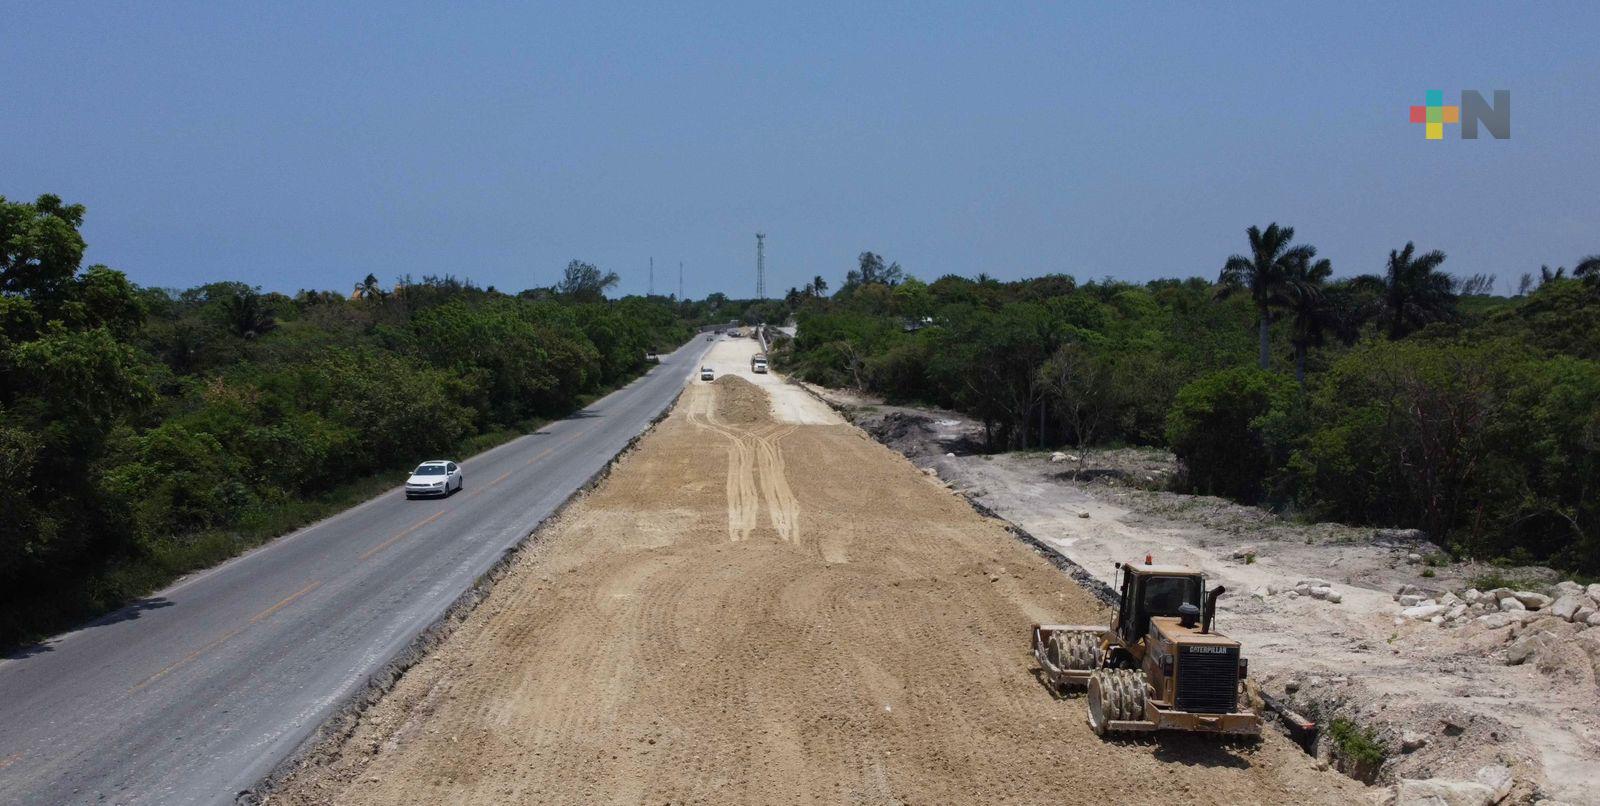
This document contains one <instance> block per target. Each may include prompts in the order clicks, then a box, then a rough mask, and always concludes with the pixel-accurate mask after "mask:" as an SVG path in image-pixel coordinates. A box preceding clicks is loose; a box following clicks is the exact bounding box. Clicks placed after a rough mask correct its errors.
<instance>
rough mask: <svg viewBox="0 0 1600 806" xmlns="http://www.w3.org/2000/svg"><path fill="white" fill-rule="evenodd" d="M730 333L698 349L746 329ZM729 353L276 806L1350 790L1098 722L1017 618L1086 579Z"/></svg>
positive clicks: (1310, 775)
mask: <svg viewBox="0 0 1600 806" xmlns="http://www.w3.org/2000/svg"><path fill="white" fill-rule="evenodd" d="M727 344H729V345H731V346H729V347H728V349H727V350H724V349H723V345H718V348H717V351H716V352H715V353H714V357H716V358H719V359H727V358H732V359H738V358H739V357H740V355H741V354H742V353H744V352H748V351H753V349H754V348H753V345H750V344H739V343H737V342H729V343H727ZM744 360H745V362H746V366H747V365H748V364H747V362H748V356H745V358H744ZM730 370H731V367H724V368H721V369H719V374H722V377H721V378H719V379H718V381H716V382H714V383H701V382H698V381H696V382H694V383H692V384H691V386H690V388H689V389H688V390H686V392H685V394H684V396H683V398H682V399H681V400H680V402H679V404H678V405H677V407H676V408H675V409H674V410H673V412H672V413H671V414H670V415H669V416H668V417H667V419H665V420H664V421H663V422H662V423H660V424H659V425H658V426H657V427H656V428H655V429H654V430H653V431H652V432H651V433H650V434H648V435H647V436H646V437H645V438H644V439H643V440H641V441H640V443H639V444H638V446H637V447H636V448H635V450H634V451H633V452H632V453H631V454H629V455H628V456H626V457H624V458H623V459H622V460H621V461H620V462H619V463H618V464H617V465H616V466H615V468H614V469H613V471H612V474H611V475H610V477H609V478H608V479H607V480H606V481H605V482H604V483H602V484H601V485H600V486H598V487H597V488H595V489H594V490H593V491H592V492H591V493H589V494H588V495H587V496H586V497H585V498H584V499H582V500H581V501H579V502H576V503H575V504H574V505H573V506H571V507H569V508H568V509H567V510H566V512H565V514H563V515H562V516H561V518H560V519H559V520H558V521H557V522H555V523H552V524H549V525H547V526H546V527H545V528H544V529H543V530H542V531H541V532H540V533H539V534H538V535H536V539H535V540H534V541H532V542H531V543H530V547H529V548H527V549H525V550H524V551H523V552H522V554H521V555H520V556H519V558H518V559H517V560H516V561H515V563H514V564H513V566H512V568H511V570H510V571H509V572H508V574H507V575H506V576H505V577H503V578H502V579H501V580H500V581H499V583H498V584H497V585H496V587H495V589H494V590H493V591H492V592H491V593H490V595H489V596H488V598H487V599H486V600H485V601H484V602H483V604H481V605H480V606H479V608H478V609H477V610H476V611H475V612H474V613H473V614H471V615H470V616H469V617H468V618H467V619H466V621H465V622H464V623H463V624H462V625H461V626H460V627H459V628H458V629H457V630H456V632H455V633H454V634H453V635H451V636H450V638H448V639H447V640H446V641H445V642H444V643H443V644H441V645H440V646H439V647H438V648H437V649H436V650H435V651H434V652H433V653H432V654H431V655H429V656H428V657H427V658H426V659H424V660H423V661H422V662H421V663H419V664H418V665H416V666H415V667H413V668H412V669H411V670H410V671H408V672H407V673H406V674H405V676H404V677H403V678H402V679H401V680H400V681H399V683H398V684H397V685H396V687H395V688H394V689H393V690H392V691H391V692H390V693H389V694H388V695H387V696H385V697H384V698H383V699H382V700H381V701H379V702H378V703H376V704H374V705H373V706H371V707H370V708H369V709H368V710H367V711H366V712H365V714H364V715H363V716H362V717H361V719H360V721H359V724H358V726H357V727H356V729H355V730H354V732H353V733H352V734H351V735H350V736H349V737H348V738H347V739H346V740H345V741H344V742H343V744H342V745H341V746H339V747H338V748H335V749H333V750H331V751H330V752H328V753H326V754H325V755H323V756H321V757H318V758H316V759H314V763H312V764H310V765H308V766H307V767H305V768H304V769H302V770H301V771H300V772H298V773H297V774H296V775H295V776H293V777H291V778H290V780H288V781H287V782H286V783H285V784H284V786H283V787H281V788H280V789H279V791H278V792H277V793H276V794H275V795H273V797H272V801H273V802H276V803H293V804H307V803H393V802H402V801H403V802H428V803H431V802H451V803H509V802H517V803H590V802H598V803H1030V804H1031V803H1037V804H1044V803H1051V804H1058V803H1068V804H1071V803H1104V802H1107V800H1108V797H1109V800H1111V801H1114V802H1117V803H1169V802H1183V803H1216V804H1241V803H1350V802H1353V801H1356V800H1359V799H1361V798H1362V797H1363V796H1364V788H1363V787H1362V786H1361V785H1359V784H1357V783H1355V782H1354V781H1351V780H1350V779H1348V778H1346V777H1344V776H1341V775H1338V774H1337V773H1334V772H1329V771H1319V770H1318V769H1317V768H1316V765H1315V761H1314V760H1313V759H1311V758H1309V757H1307V756H1306V755H1304V754H1303V753H1302V752H1301V751H1300V750H1299V749H1298V748H1296V747H1294V746H1293V745H1292V744H1290V743H1289V742H1288V741H1287V740H1285V739H1283V738H1282V737H1280V736H1278V735H1276V734H1270V735H1268V736H1267V737H1266V739H1265V740H1264V741H1262V742H1261V743H1259V744H1254V745H1250V744H1245V745H1237V744H1226V743H1221V742H1217V741H1214V740H1208V739H1204V738H1197V737H1190V736H1182V735H1178V736H1163V737H1161V738H1159V739H1157V740H1151V739H1141V740H1118V741H1103V740H1101V739H1099V738H1097V737H1096V736H1094V734H1093V733H1092V732H1091V731H1090V730H1089V727H1088V725H1087V724H1086V721H1085V718H1084V707H1083V704H1082V702H1081V701H1080V700H1076V699H1070V700H1061V699H1056V698H1054V697H1052V696H1051V694H1050V693H1049V692H1048V691H1047V690H1046V689H1045V687H1044V686H1043V685H1041V684H1040V682H1039V681H1038V679H1037V678H1036V677H1035V672H1036V669H1035V665H1034V662H1033V658H1032V656H1031V654H1030V653H1029V651H1028V628H1029V625H1030V624H1031V623H1034V622H1038V621H1047V622H1053V621H1070V622H1080V621H1082V622H1095V621H1101V620H1104V619H1105V618H1106V613H1105V612H1104V611H1103V609H1102V608H1101V607H1100V606H1099V605H1098V603H1097V602H1096V600H1094V599H1093V598H1092V597H1091V596H1090V595H1088V594H1087V593H1086V592H1085V591H1084V590H1082V589H1081V588H1079V587H1078V586H1076V585H1075V584H1073V583H1072V582H1071V581H1070V580H1069V579H1068V578H1067V577H1066V576H1065V575H1064V574H1062V573H1061V572H1060V571H1058V570H1057V569H1056V568H1055V567H1054V566H1052V565H1051V564H1050V563H1049V562H1047V561H1046V560H1045V559H1044V558H1043V557H1041V556H1040V555H1038V554H1037V553H1035V552H1034V551H1033V550H1032V549H1030V548H1029V547H1027V546H1026V545H1025V544H1023V543H1022V542H1020V541H1018V540H1017V539H1015V538H1014V537H1013V536H1012V535H1011V534H1010V533H1009V532H1007V531H1006V530H1005V529H1004V528H1003V526H1002V525H1001V523H1000V522H998V521H996V520H993V519H989V518H984V517H982V516H980V515H978V514H977V513H975V512H974V511H973V510H972V509H971V507H970V506H969V505H968V504H967V502H966V501H965V500H963V499H962V498H961V497H959V496H957V495H954V494H952V493H951V492H950V491H949V490H947V489H946V488H945V487H944V486H943V485H942V484H940V483H939V482H938V481H937V480H936V479H932V478H930V477H929V476H927V475H926V474H924V473H922V472H921V471H919V470H918V469H917V468H916V467H915V466H913V465H912V464H911V463H910V462H908V461H907V460H906V459H905V458H903V457H902V456H900V455H899V454H896V453H894V452H892V451H890V450H888V449H887V448H885V447H883V446H882V445H880V444H878V443H877V442H875V441H873V440H871V439H870V438H868V437H867V436H866V435H865V434H864V433H862V432H861V431H860V430H858V429H856V428H855V427H853V426H851V425H848V424H845V423H843V422H842V421H841V420H840V419H839V418H838V417H837V415H835V414H834V413H833V412H832V411H830V410H828V409H827V408H826V407H824V406H822V405H821V404H820V403H819V402H817V401H815V400H811V399H809V397H808V396H806V395H805V393H804V392H803V391H800V390H799V389H797V388H795V387H788V388H789V389H791V390H793V393H794V394H796V395H800V396H801V397H799V398H789V399H785V400H784V401H783V402H782V404H781V405H773V403H772V401H773V400H775V399H776V398H775V397H774V396H773V395H772V391H771V390H770V389H769V388H768V386H767V385H766V384H762V385H760V386H757V385H754V384H751V383H748V382H746V381H745V380H744V379H743V378H742V377H729V376H730V375H739V374H740V373H738V372H732V371H730ZM780 394H788V392H780ZM763 398H765V399H763ZM762 403H765V404H766V405H765V406H763V405H762ZM791 410H798V413H797V414H795V416H793V417H792V418H787V419H786V418H785V416H784V415H785V412H788V411H791ZM729 413H735V414H737V417H736V418H735V419H727V418H726V417H727V416H728V415H729ZM797 420H798V421H797Z"/></svg>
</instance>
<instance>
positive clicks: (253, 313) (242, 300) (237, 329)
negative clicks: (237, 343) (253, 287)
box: [222, 293, 278, 339]
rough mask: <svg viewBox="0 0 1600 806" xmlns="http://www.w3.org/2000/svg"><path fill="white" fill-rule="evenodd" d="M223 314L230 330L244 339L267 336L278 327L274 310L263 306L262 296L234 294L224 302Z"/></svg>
mask: <svg viewBox="0 0 1600 806" xmlns="http://www.w3.org/2000/svg"><path fill="white" fill-rule="evenodd" d="M222 313H223V318H224V319H225V320H226V321H227V323H228V329H229V330H232V331H233V333H234V335H236V336H238V337H240V338H242V339H253V338H255V337H257V336H262V335H266V334H267V333H270V332H272V331H273V330H274V329H276V328H277V327H278V320H277V318H276V317H274V316H273V315H272V308H270V307H268V306H266V305H263V304H262V302H261V295H260V294H255V293H250V294H243V293H241V294H234V295H233V296H232V297H229V298H228V299H226V300H223V302H222Z"/></svg>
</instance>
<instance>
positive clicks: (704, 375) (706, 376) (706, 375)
mask: <svg viewBox="0 0 1600 806" xmlns="http://www.w3.org/2000/svg"><path fill="white" fill-rule="evenodd" d="M716 375H717V374H716V373H715V372H712V371H711V368H710V367H701V368H700V380H702V381H709V380H711V379H712V378H715V377H716Z"/></svg>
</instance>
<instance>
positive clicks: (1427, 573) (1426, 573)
mask: <svg viewBox="0 0 1600 806" xmlns="http://www.w3.org/2000/svg"><path fill="white" fill-rule="evenodd" d="M1422 576H1424V577H1429V578H1431V577H1434V576H1436V574H1434V573H1433V569H1432V568H1424V569H1422Z"/></svg>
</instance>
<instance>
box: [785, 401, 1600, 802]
mask: <svg viewBox="0 0 1600 806" xmlns="http://www.w3.org/2000/svg"><path fill="white" fill-rule="evenodd" d="M814 391H816V392H817V393H818V394H821V395H823V396H825V397H827V398H829V399H830V400H831V401H832V402H834V403H835V404H837V405H842V406H844V407H846V408H847V410H851V411H853V412H855V419H856V421H857V422H858V423H859V424H861V425H863V426H864V427H866V428H867V429H868V430H870V431H872V432H873V433H874V434H877V435H878V436H879V437H880V438H883V439H884V440H885V441H886V442H888V443H889V444H891V445H893V446H894V447H895V448H896V449H897V450H900V451H902V452H904V453H905V454H907V455H908V456H910V457H911V458H912V459H913V461H914V462H915V463H916V464H918V465H919V466H922V467H927V468H931V469H934V470H936V472H937V473H938V475H939V477H940V478H942V479H944V480H946V481H947V482H948V483H949V484H951V485H952V487H954V488H955V489H958V490H960V491H962V492H964V493H966V494H968V495H970V496H972V497H973V498H974V499H975V500H977V501H979V502H980V503H982V504H984V505H985V506H988V507H990V508H991V509H993V510H994V511H995V512H997V513H999V514H1000V515H1001V516H1003V517H1005V518H1007V519H1008V520H1011V521H1013V522H1015V523H1017V524H1019V525H1020V526H1022V527H1023V528H1025V529H1027V530H1028V531H1029V532H1030V533H1032V534H1033V535H1034V536H1035V537H1037V538H1039V539H1040V540H1042V541H1044V542H1045V543H1047V544H1049V545H1051V546H1052V547H1054V548H1055V549H1057V550H1058V551H1060V552H1062V553H1063V554H1065V555H1066V556H1068V557H1069V558H1071V559H1072V560H1073V561H1074V562H1077V563H1079V564H1080V565H1082V566H1084V567H1085V568H1086V569H1087V570H1088V571H1090V572H1091V573H1092V574H1094V575H1095V576H1096V577H1098V578H1100V579H1101V580H1103V581H1106V582H1108V583H1110V582H1112V581H1113V579H1114V574H1115V571H1114V568H1113V563H1114V562H1116V561H1118V560H1122V561H1127V560H1130V559H1133V558H1140V557H1143V556H1144V555H1145V554H1146V553H1153V554H1154V555H1155V556H1156V558H1157V560H1158V561H1160V562H1173V563H1180V564H1185V565H1190V566H1193V567H1198V568H1202V569H1204V570H1206V572H1207V573H1208V575H1209V577H1210V578H1211V580H1212V581H1213V582H1220V583H1222V584H1224V585H1226V586H1227V587H1228V589H1229V591H1230V592H1229V594H1228V595H1226V596H1224V597H1223V598H1222V599H1221V601H1220V603H1219V614H1220V615H1219V618H1218V621H1219V624H1220V626H1221V628H1222V629H1223V630H1224V631H1226V632H1228V633H1229V634H1230V635H1233V636H1234V637H1236V638H1238V639H1240V640H1241V641H1242V642H1243V643H1244V645H1245V653H1246V655H1247V657H1249V658H1250V659H1251V672H1252V675H1253V676H1254V677H1256V678H1257V680H1258V682H1260V683H1261V684H1262V685H1264V686H1265V687H1266V688H1267V690H1268V691H1270V692H1273V693H1275V694H1278V695H1279V696H1285V695H1286V694H1287V693H1288V689H1294V690H1295V693H1294V695H1293V696H1287V697H1286V699H1289V700H1290V701H1293V702H1295V703H1296V704H1297V707H1300V708H1302V709H1304V710H1305V711H1307V712H1308V713H1309V714H1310V715H1311V716H1312V717H1313V718H1318V719H1319V720H1320V721H1322V722H1323V723H1327V722H1328V721H1329V720H1331V718H1332V717H1334V716H1340V717H1343V718H1347V719H1352V720H1355V721H1357V722H1358V723H1359V724H1363V725H1368V726H1372V727H1374V728H1378V729H1380V734H1381V736H1382V738H1383V739H1385V740H1387V741H1389V742H1390V743H1391V745H1392V747H1394V748H1399V747H1400V746H1401V745H1402V740H1401V736H1400V733H1401V732H1402V731H1405V730H1410V731H1412V732H1414V733H1415V734H1416V735H1417V736H1420V737H1422V738H1424V739H1425V740H1426V741H1427V744H1426V745H1424V746H1422V747H1417V748H1414V749H1412V750H1410V751H1401V750H1399V749H1396V750H1395V751H1394V752H1393V753H1392V754H1391V760H1390V761H1389V763H1388V764H1387V765H1386V768H1385V769H1384V770H1383V771H1382V772H1383V775H1382V776H1381V777H1382V778H1383V779H1384V780H1391V781H1392V780H1397V779H1399V778H1430V777H1449V778H1458V779H1471V778H1472V777H1473V774H1474V772H1475V771H1476V770H1478V769H1480V768H1481V767H1483V766H1484V765H1489V764H1503V765H1506V766H1508V767H1510V768H1511V769H1512V771H1513V773H1514V774H1515V775H1516V777H1517V778H1518V780H1519V784H1518V789H1517V791H1516V793H1514V797H1513V798H1512V800H1516V799H1517V798H1518V797H1520V798H1523V799H1532V798H1533V797H1534V796H1535V794H1534V793H1536V792H1537V793H1540V794H1542V795H1544V796H1547V797H1558V798H1560V799H1562V800H1564V801H1567V802H1570V803H1595V802H1600V765H1597V764H1596V763H1595V762H1596V761H1597V760H1600V705H1597V703H1596V699H1595V696H1594V693H1595V689H1594V685H1593V674H1592V672H1591V673H1589V674H1588V675H1587V676H1585V674H1584V672H1583V670H1582V669H1581V668H1578V667H1581V666H1582V665H1583V661H1582V660H1577V661H1576V663H1574V664H1571V665H1569V668H1566V669H1560V670H1554V672H1553V670H1551V669H1550V668H1540V666H1541V665H1542V664H1538V665H1536V664H1533V663H1528V664H1525V665H1520V666H1506V665H1504V664H1503V663H1502V662H1501V660H1500V659H1499V656H1498V655H1496V654H1495V653H1496V651H1497V650H1498V648H1499V647H1500V642H1499V641H1489V642H1482V639H1479V641H1480V642H1479V643H1473V642H1471V641H1468V640H1467V637H1468V636H1470V634H1471V632H1472V631H1463V630H1458V629H1440V628H1439V627H1435V626H1434V625H1432V624H1429V623H1427V622H1423V621H1412V620H1407V619H1402V620H1400V621H1401V623H1399V624H1397V623H1396V616H1397V614H1398V612H1399V610H1400V609H1401V608H1400V606H1399V605H1398V604H1396V602H1395V601H1394V598H1393V595H1392V594H1393V593H1394V592H1395V591H1396V590H1397V589H1398V588H1399V586H1400V585H1402V584H1413V585H1417V586H1419V587H1421V588H1423V589H1425V590H1428V591H1433V592H1439V593H1442V592H1444V591H1450V590H1459V589H1461V588H1462V587H1465V582H1464V581H1463V577H1464V576H1466V574H1467V573H1468V572H1469V571H1470V570H1471V569H1466V568H1462V567H1459V566H1456V567H1452V566H1449V565H1445V566H1441V567H1438V568H1434V569H1428V568H1427V567H1426V566H1424V565H1422V564H1419V563H1417V562H1415V561H1414V560H1413V559H1408V557H1410V555H1413V554H1417V553H1419V552H1420V553H1423V554H1427V553H1430V552H1431V551H1435V549H1433V548H1432V547H1431V546H1429V545H1427V544H1425V543H1407V542H1404V541H1395V540H1375V539H1374V532H1373V530H1372V529H1358V528H1354V527H1346V526H1340V525H1338V524H1298V523H1292V522H1288V521H1285V520H1283V519H1281V518H1278V517H1276V516H1273V515H1271V514H1270V513H1267V512H1264V511H1262V510H1259V509H1255V508H1251V507H1243V506H1239V505H1236V504H1232V503H1230V502H1226V501H1222V500H1220V499H1216V498H1209V497H1201V496H1189V495H1181V494H1176V493H1170V492H1157V491H1153V490H1150V489H1142V488H1147V487H1157V488H1159V487H1163V486H1165V482H1164V479H1163V478H1162V477H1163V475H1170V473H1171V472H1172V469H1173V464H1172V460H1171V457H1170V455H1165V454H1161V452H1158V451H1140V450H1137V449H1123V450H1120V451H1113V452H1108V453H1109V454H1112V455H1105V456H1101V455H1094V454H1096V453H1098V452H1088V453H1083V452H1074V451H1067V452H1065V453H1066V457H1065V458H1063V459H1061V460H1059V461H1051V457H1050V455H1049V454H1047V453H1038V452H1034V453H1014V454H1000V455H994V456H984V455H978V454H975V453H971V452H969V451H967V450H964V448H971V447H972V446H973V444H974V442H975V441H977V440H980V439H981V435H982V428H981V425H979V424H977V423H974V422H971V421H968V420H967V419H966V418H964V417H962V416H961V415H959V414H955V413H952V412H947V411H938V410H931V409H915V408H905V407H895V406H885V405H883V404H882V402H881V401H877V400H873V399H870V398H865V397H861V396H859V395H853V394H850V393H843V392H839V391H836V390H823V389H814ZM1163 457H1164V458H1163ZM1245 546H1249V547H1252V548H1253V549H1254V551H1255V554H1256V558H1255V559H1254V561H1252V562H1248V563H1247V562H1245V561H1244V560H1243V559H1242V558H1235V557H1233V556H1232V555H1233V554H1234V553H1235V552H1236V551H1237V550H1238V549H1240V548H1241V547H1245ZM1425 574H1427V576H1425ZM1312 577H1316V578H1322V579H1325V580H1327V581H1329V582H1332V583H1333V588H1334V590H1336V591H1338V592H1339V593H1340V595H1341V596H1342V601H1341V602H1340V603H1338V604H1333V603H1330V602H1326V601H1320V600H1317V599H1314V598H1311V597H1291V596H1288V595H1287V594H1286V593H1284V592H1286V591H1288V590H1291V589H1293V588H1294V587H1295V585H1296V583H1298V582H1299V581H1300V580H1303V579H1306V578H1312ZM1268 589H1276V590H1278V591H1280V592H1279V593H1276V594H1273V595H1262V594H1265V591H1266V590H1268ZM1252 592H1255V594H1256V595H1252ZM1487 637H1488V638H1495V637H1496V636H1487ZM1568 672H1571V674H1567V673H1568ZM1569 678H1570V679H1569ZM1325 749H1326V747H1325Z"/></svg>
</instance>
